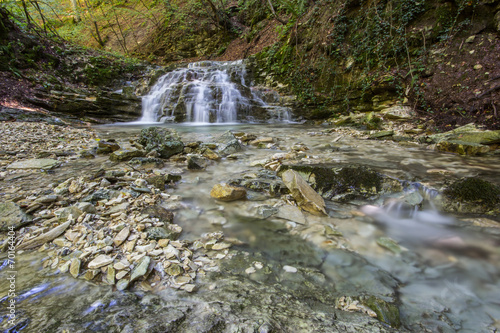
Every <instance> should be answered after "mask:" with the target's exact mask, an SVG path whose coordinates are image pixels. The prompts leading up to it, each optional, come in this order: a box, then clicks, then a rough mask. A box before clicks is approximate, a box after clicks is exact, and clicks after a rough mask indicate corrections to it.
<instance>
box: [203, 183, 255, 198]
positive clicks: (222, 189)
mask: <svg viewBox="0 0 500 333" xmlns="http://www.w3.org/2000/svg"><path fill="white" fill-rule="evenodd" d="M210 196H211V197H212V198H214V199H216V200H220V201H234V200H240V199H244V198H245V197H246V191H245V189H244V188H242V187H236V186H231V185H228V184H225V183H223V184H216V185H214V187H213V188H212V190H211V191H210Z"/></svg>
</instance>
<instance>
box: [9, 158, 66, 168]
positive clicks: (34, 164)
mask: <svg viewBox="0 0 500 333" xmlns="http://www.w3.org/2000/svg"><path fill="white" fill-rule="evenodd" d="M60 164H61V162H59V161H57V160H53V159H50V158H40V159H38V158H35V159H30V160H24V161H16V162H14V163H11V164H9V165H8V166H7V169H52V168H55V167H57V166H59V165H60Z"/></svg>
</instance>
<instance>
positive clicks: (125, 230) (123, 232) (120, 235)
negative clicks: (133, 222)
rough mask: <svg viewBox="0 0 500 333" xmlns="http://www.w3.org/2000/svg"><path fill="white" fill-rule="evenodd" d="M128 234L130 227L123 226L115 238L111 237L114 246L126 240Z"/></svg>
mask: <svg viewBox="0 0 500 333" xmlns="http://www.w3.org/2000/svg"><path fill="white" fill-rule="evenodd" d="M129 235H130V228H129V227H125V228H123V229H122V230H120V232H119V233H118V234H117V235H116V236H115V238H114V239H113V243H114V244H115V246H120V245H122V243H123V242H125V241H126V240H127V238H128V236H129Z"/></svg>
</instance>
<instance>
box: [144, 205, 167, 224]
mask: <svg viewBox="0 0 500 333" xmlns="http://www.w3.org/2000/svg"><path fill="white" fill-rule="evenodd" d="M141 214H145V215H147V216H148V217H149V218H157V219H159V220H160V222H164V223H172V221H173V220H174V213H172V212H171V211H169V210H168V209H165V208H163V207H162V206H160V205H154V206H148V207H146V208H144V209H143V210H142V211H141Z"/></svg>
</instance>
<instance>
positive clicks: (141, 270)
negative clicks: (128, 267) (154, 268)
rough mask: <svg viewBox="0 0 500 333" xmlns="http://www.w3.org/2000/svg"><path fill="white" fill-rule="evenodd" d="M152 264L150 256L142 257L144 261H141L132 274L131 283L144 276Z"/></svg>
mask: <svg viewBox="0 0 500 333" xmlns="http://www.w3.org/2000/svg"><path fill="white" fill-rule="evenodd" d="M150 263H151V258H150V257H148V256H144V257H142V259H140V261H139V262H138V263H137V265H136V266H135V268H134V269H133V270H132V273H131V275H130V282H133V281H135V280H137V279H138V278H140V277H142V276H144V275H145V274H146V273H147V272H148V268H149V264H150Z"/></svg>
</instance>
